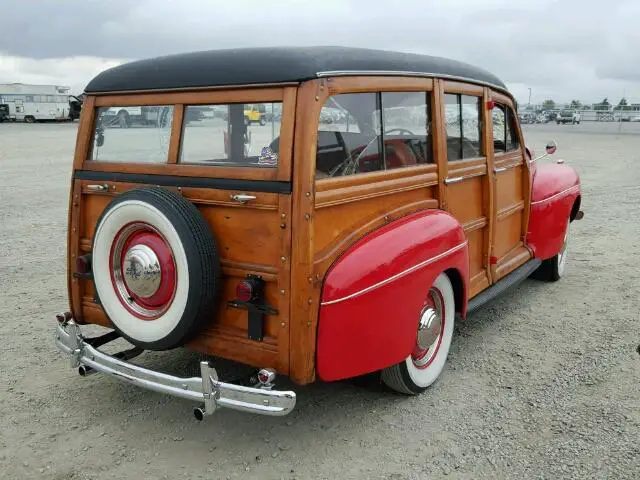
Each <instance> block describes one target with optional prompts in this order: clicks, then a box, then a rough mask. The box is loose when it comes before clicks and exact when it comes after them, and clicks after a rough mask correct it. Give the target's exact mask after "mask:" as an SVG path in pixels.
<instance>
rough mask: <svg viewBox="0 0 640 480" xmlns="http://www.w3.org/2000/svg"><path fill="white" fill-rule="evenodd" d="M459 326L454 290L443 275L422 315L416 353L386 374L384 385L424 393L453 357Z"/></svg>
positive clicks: (437, 282) (418, 327) (426, 299)
mask: <svg viewBox="0 0 640 480" xmlns="http://www.w3.org/2000/svg"><path fill="white" fill-rule="evenodd" d="M454 322H455V299H454V295H453V287H452V285H451V281H450V280H449V277H448V276H447V274H446V273H441V274H440V275H439V276H438V277H437V278H436V280H435V282H434V283H433V285H432V286H431V288H430V289H429V291H428V292H427V295H426V298H425V302H424V305H423V308H422V310H421V312H420V314H419V315H418V318H417V325H416V329H417V332H416V339H415V345H414V348H413V351H412V352H411V354H410V355H409V356H408V357H407V358H406V359H405V360H403V361H402V362H400V363H398V364H396V365H393V366H391V367H389V368H386V369H385V370H383V371H382V381H383V382H384V383H385V384H386V385H387V386H388V387H389V388H391V389H392V390H395V391H397V392H399V393H404V394H407V395H415V394H418V393H420V392H422V391H424V390H425V389H426V388H427V387H429V385H431V384H432V383H433V382H435V381H436V379H437V378H438V376H439V375H440V373H441V372H442V369H443V368H444V364H445V362H446V360H447V355H448V354H449V347H450V346H451V338H452V337H453V327H454Z"/></svg>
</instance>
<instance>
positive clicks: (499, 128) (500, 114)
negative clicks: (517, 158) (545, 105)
mask: <svg viewBox="0 0 640 480" xmlns="http://www.w3.org/2000/svg"><path fill="white" fill-rule="evenodd" d="M519 147H520V141H519V140H518V129H517V127H516V117H515V113H514V112H513V110H512V109H511V108H509V107H507V106H505V105H501V104H496V106H495V107H494V109H493V150H494V152H495V153H506V152H512V151H515V150H518V148H519Z"/></svg>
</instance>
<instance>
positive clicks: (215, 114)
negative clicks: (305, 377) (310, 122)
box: [68, 88, 295, 373]
mask: <svg viewBox="0 0 640 480" xmlns="http://www.w3.org/2000/svg"><path fill="white" fill-rule="evenodd" d="M215 93H216V94H217V95H218V96H219V95H220V94H221V92H215ZM229 93H230V92H225V95H229ZM231 93H233V92H231ZM242 93H243V94H245V95H246V94H247V93H246V92H242ZM261 93H262V95H264V94H265V92H261ZM268 93H269V97H268V100H270V101H272V103H273V104H277V103H279V104H280V107H281V108H280V109H279V110H280V112H281V113H280V114H276V113H274V114H272V115H271V116H270V117H269V120H270V121H269V122H267V124H266V125H253V124H250V125H248V126H247V125H245V130H244V134H243V136H244V140H243V139H242V138H241V139H240V140H239V139H238V134H237V133H234V131H233V128H232V122H233V120H234V119H237V120H239V121H243V117H242V113H243V109H242V106H241V104H239V105H238V107H239V108H237V109H236V108H235V107H230V106H229V105H227V104H222V103H218V102H213V101H211V102H210V103H209V102H208V103H207V104H206V105H203V104H202V102H205V101H207V98H206V97H203V98H201V99H198V102H199V103H198V104H197V105H194V106H191V105H188V104H185V103H181V102H182V101H184V94H166V95H163V96H160V95H158V96H157V97H158V98H153V99H147V100H146V101H147V102H148V101H152V100H153V101H159V100H160V101H161V102H159V103H163V104H164V105H163V106H159V107H158V108H159V109H160V111H159V113H158V115H157V116H156V118H159V119H163V118H164V120H163V121H160V120H156V121H155V123H154V124H152V125H139V126H138V125H134V124H130V125H127V124H126V122H122V121H117V117H116V116H115V115H113V114H112V112H113V111H116V112H117V111H118V108H119V105H117V104H118V103H121V104H124V105H128V106H131V105H132V104H134V103H136V100H137V101H138V103H143V104H144V103H145V100H144V99H142V101H141V99H140V98H139V97H136V96H133V95H132V96H131V98H130V99H125V101H123V98H122V97H95V98H91V97H90V100H91V101H89V102H87V104H89V105H90V108H86V109H85V110H84V111H83V118H82V119H81V126H80V130H79V133H78V146H77V149H76V159H75V162H74V177H73V186H72V197H71V208H70V218H69V222H70V228H69V252H68V253H69V271H70V272H73V271H74V269H75V259H76V258H77V257H78V256H81V255H84V254H87V253H91V250H92V248H93V238H94V233H95V231H96V227H97V223H98V221H99V219H100V216H101V215H102V213H103V212H104V211H105V209H106V208H107V207H108V205H109V203H110V202H111V201H112V200H113V199H114V198H116V197H117V196H118V195H120V194H121V193H123V192H126V191H129V190H131V189H136V188H140V187H143V186H150V185H156V186H161V187H163V188H166V189H169V190H172V191H173V192H175V193H177V194H178V195H180V196H182V197H183V198H185V199H187V200H188V201H189V202H191V203H192V204H193V205H194V206H195V207H196V208H197V209H198V211H199V212H200V213H201V214H202V216H203V217H204V219H205V220H206V223H207V224H208V226H209V228H210V229H211V232H212V234H213V236H214V238H215V240H216V242H217V246H218V255H219V258H220V264H221V280H222V281H221V284H222V286H221V296H220V301H219V303H218V305H217V308H216V309H215V310H216V311H212V312H211V314H210V319H208V320H207V322H206V325H205V327H204V328H203V329H202V330H201V331H200V333H199V334H198V335H197V336H196V337H194V338H193V339H192V340H190V341H189V343H188V344H187V346H188V347H190V348H193V349H195V350H198V351H201V352H204V353H207V354H210V355H215V356H220V357H223V358H228V359H231V360H236V361H239V362H242V363H246V364H249V365H254V366H257V367H272V368H275V369H277V370H278V371H279V372H281V373H288V371H289V299H290V297H289V295H290V250H291V223H290V217H291V181H290V179H291V167H290V165H291V150H292V148H291V147H292V145H291V143H292V137H293V135H292V130H293V112H294V109H295V104H294V102H295V89H292V88H282V89H271V90H269V91H268ZM202 95H205V94H202ZM208 95H211V93H209V94H208ZM214 97H215V98H212V99H211V100H216V99H217V97H216V96H215V95H214ZM191 98H192V97H191ZM87 104H85V105H87ZM266 105H267V111H268V112H269V111H275V109H274V108H273V106H272V105H271V103H268V104H266ZM91 107H94V108H91ZM107 109H108V110H109V114H108V115H107V116H104V115H102V112H104V111H106V110H107ZM225 110H226V114H225ZM238 112H239V113H238ZM116 115H117V114H116ZM114 117H115V118H114ZM105 119H106V121H105ZM105 123H108V125H105ZM233 125H234V126H235V125H236V123H233ZM98 137H101V138H98ZM247 140H249V141H247ZM243 143H244V145H242V144H243ZM150 145H151V147H149V146H150ZM105 147H107V148H105ZM149 148H151V149H152V150H153V151H152V152H151V151H146V150H144V149H147V150H148V149H149ZM234 148H235V149H236V150H234ZM237 148H242V149H243V150H244V151H243V153H242V154H241V155H240V157H242V158H241V160H242V161H246V162H247V164H246V165H243V166H242V167H238V166H236V165H234V164H233V161H234V159H233V158H232V157H233V151H237ZM158 149H159V150H160V153H159V155H158V156H159V158H163V157H164V155H166V158H167V161H166V162H157V161H154V162H148V163H145V160H146V159H148V158H155V157H154V155H156V154H157V153H158V152H157V150H158ZM212 150H213V151H214V153H210V152H211V151H212ZM83 151H84V153H83ZM165 152H166V153H165ZM138 155H139V157H138ZM225 156H226V157H227V158H222V157H225ZM118 157H120V158H124V159H126V161H112V160H113V159H114V158H118ZM209 157H212V158H213V160H211V159H210V158H209ZM187 159H189V162H187V161H186V160H187ZM181 160H182V161H181ZM238 196H240V197H238ZM245 198H249V199H250V200H248V201H245V200H244V199H245ZM248 275H257V276H260V277H261V278H262V279H263V280H264V282H265V303H266V304H268V305H269V306H270V307H272V308H273V310H272V311H271V313H270V314H267V315H266V316H264V322H263V332H264V337H263V338H262V339H261V340H251V339H249V337H248V321H249V314H248V312H247V310H245V309H242V308H236V307H234V306H232V305H229V302H230V301H232V300H234V298H235V297H236V286H237V284H238V283H239V282H240V281H242V280H243V279H245V278H247V276H248ZM69 284H70V298H71V307H72V312H73V314H74V317H75V318H76V319H77V320H78V321H79V322H80V323H96V324H100V325H104V326H110V321H109V319H108V318H107V316H106V314H105V312H104V310H103V308H102V307H101V305H100V303H99V302H100V301H99V298H96V295H95V289H94V282H93V281H92V280H91V279H85V278H81V277H79V276H78V275H75V276H74V275H70V281H69Z"/></svg>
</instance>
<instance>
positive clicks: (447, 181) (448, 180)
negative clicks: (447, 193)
mask: <svg viewBox="0 0 640 480" xmlns="http://www.w3.org/2000/svg"><path fill="white" fill-rule="evenodd" d="M462 180H464V177H452V178H445V179H444V184H445V185H451V184H453V183H458V182H461V181H462Z"/></svg>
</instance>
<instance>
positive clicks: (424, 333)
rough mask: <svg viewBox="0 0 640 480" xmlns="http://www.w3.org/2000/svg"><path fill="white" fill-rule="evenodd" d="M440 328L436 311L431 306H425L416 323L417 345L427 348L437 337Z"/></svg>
mask: <svg viewBox="0 0 640 480" xmlns="http://www.w3.org/2000/svg"><path fill="white" fill-rule="evenodd" d="M441 330H442V322H441V321H440V317H439V315H438V312H437V311H436V310H435V309H434V308H432V307H427V308H425V310H424V311H423V312H422V316H421V317H420V322H419V324H418V339H417V343H418V347H420V348H424V349H428V348H429V347H430V346H431V345H433V343H434V342H435V341H436V340H437V339H438V336H439V335H440V331H441Z"/></svg>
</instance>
